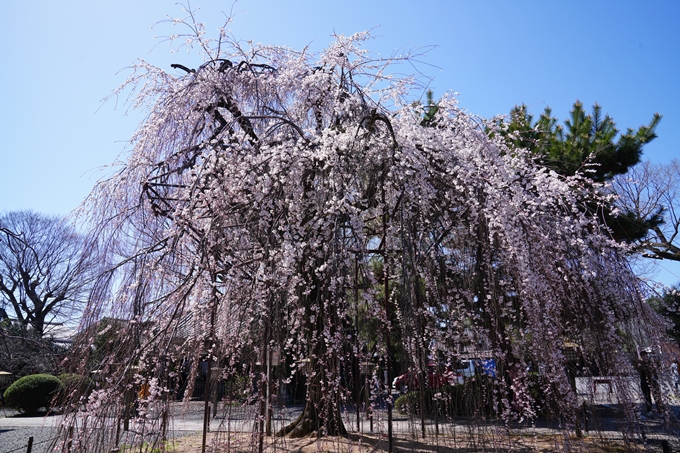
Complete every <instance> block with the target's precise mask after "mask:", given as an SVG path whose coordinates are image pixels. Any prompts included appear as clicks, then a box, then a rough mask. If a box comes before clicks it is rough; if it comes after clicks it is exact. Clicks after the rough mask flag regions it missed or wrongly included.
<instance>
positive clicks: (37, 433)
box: [0, 426, 53, 453]
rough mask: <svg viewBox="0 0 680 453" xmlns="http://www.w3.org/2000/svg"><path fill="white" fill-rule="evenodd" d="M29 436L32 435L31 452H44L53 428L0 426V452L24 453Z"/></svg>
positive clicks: (50, 438)
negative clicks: (0, 427)
mask: <svg viewBox="0 0 680 453" xmlns="http://www.w3.org/2000/svg"><path fill="white" fill-rule="evenodd" d="M31 436H33V449H32V450H31V453H45V452H46V451H47V447H49V445H50V442H51V440H52V436H53V429H52V428H43V427H36V426H26V427H6V428H2V429H0V453H13V452H16V453H25V452H26V449H27V446H28V439H29V437H31Z"/></svg>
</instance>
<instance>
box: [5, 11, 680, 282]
mask: <svg viewBox="0 0 680 453" xmlns="http://www.w3.org/2000/svg"><path fill="white" fill-rule="evenodd" d="M191 6H192V7H193V8H196V7H199V8H200V11H199V12H198V17H199V19H201V20H204V21H206V25H207V27H208V31H209V32H211V31H213V30H215V29H216V28H217V27H218V26H219V25H221V24H222V22H223V18H224V14H223V12H225V13H228V12H229V11H232V12H234V13H236V14H235V18H234V22H233V23H232V24H231V25H230V26H229V28H230V29H231V30H232V32H233V34H234V36H235V37H237V38H239V39H243V40H253V41H255V42H262V43H266V44H277V45H286V46H289V47H292V48H297V49H299V48H302V47H304V46H307V45H309V46H310V47H311V48H312V49H313V50H314V49H316V50H318V49H321V48H323V47H325V46H326V45H327V44H328V43H329V42H330V41H331V39H332V38H331V35H332V34H333V33H337V34H351V33H354V32H357V31H362V30H372V34H373V35H374V36H375V39H374V40H373V41H370V42H369V43H368V45H367V47H368V48H369V49H370V50H371V51H372V52H375V53H380V54H381V55H384V56H386V55H390V54H392V53H394V52H395V51H403V50H407V49H410V48H417V47H422V46H429V45H435V46H437V47H435V48H434V49H432V50H431V51H430V52H429V53H428V54H427V56H426V57H425V58H424V59H423V61H424V62H425V63H424V64H420V65H419V66H418V69H419V70H420V71H422V72H423V73H424V74H425V75H427V76H428V77H432V78H433V81H432V83H431V88H432V89H433V90H434V92H435V95H441V94H442V93H443V92H445V91H447V90H452V91H456V92H458V93H460V95H459V99H460V102H461V106H462V107H463V108H465V109H467V110H469V111H470V112H472V113H475V114H478V115H481V116H491V115H495V114H502V113H507V112H508V111H509V110H510V108H511V107H512V106H513V105H515V104H519V103H525V104H527V105H529V106H530V108H531V110H532V111H533V112H535V113H536V114H538V113H540V112H541V111H542V110H543V109H544V108H545V107H546V106H550V107H552V108H553V113H554V114H555V115H556V116H557V117H558V118H560V119H564V118H565V117H566V115H567V114H568V112H569V110H570V107H571V105H572V104H573V103H574V101H575V100H576V99H579V100H581V101H582V102H583V103H584V104H585V105H586V106H588V107H590V106H591V105H592V104H593V103H594V102H598V103H599V104H600V105H601V106H602V107H603V110H604V111H605V112H607V113H608V114H609V115H611V116H612V117H613V118H614V120H615V121H616V123H617V125H618V127H619V129H625V128H627V127H633V128H637V127H638V126H640V125H642V124H647V123H648V122H649V121H650V120H651V118H652V114H653V113H654V112H659V113H661V114H662V115H664V118H663V120H662V122H661V124H660V126H659V128H658V135H659V138H658V139H656V140H655V141H654V142H653V143H651V144H650V145H648V146H647V147H646V148H645V156H644V157H645V158H646V159H649V160H652V161H656V162H667V161H669V160H670V159H672V158H674V157H675V156H676V155H677V154H678V151H679V145H678V143H680V82H679V81H680V27H679V26H678V24H677V20H678V18H680V2H676V1H671V0H668V1H647V2H642V1H626V0H617V1H588V2H586V1H575V0H572V1H569V2H565V1H562V2H554V1H545V0H542V1H521V2H520V1H517V2H509V1H466V2H463V1H456V0H451V1H443V0H440V1H427V0H422V1H420V2H419V3H418V5H417V6H416V4H415V2H413V1H398V0H392V1H383V0H369V1H367V0H364V1H356V0H344V1H334V0H327V1H322V0H315V1H314V0H297V1H296V0H288V1H282V0H240V1H238V2H236V3H233V2H232V1H215V0H201V1H199V0H194V1H192V2H191ZM3 12H4V14H3V15H4V17H5V21H4V24H3V27H2V28H1V29H0V43H2V44H0V46H1V49H2V52H1V55H2V58H1V59H0V77H1V80H2V83H1V84H0V106H1V109H0V133H1V136H2V161H0V212H2V211H11V210H19V209H32V210H35V211H39V212H45V213H51V214H63V215H65V214H67V213H68V212H69V211H71V210H72V209H74V208H75V207H77V206H78V204H79V203H80V202H81V201H82V200H83V198H84V197H85V196H86V195H87V194H88V193H89V191H90V190H91V188H92V186H93V185H94V183H95V181H96V180H97V178H98V177H100V176H101V175H102V172H101V169H102V167H104V166H105V165H107V164H110V163H112V162H113V161H114V159H115V158H116V157H117V156H118V155H119V154H120V153H121V152H123V151H124V146H125V141H126V140H127V139H128V138H129V137H130V136H131V134H132V133H133V131H134V130H135V128H136V126H137V125H138V124H139V122H140V121H142V120H143V115H142V114H141V113H139V112H131V111H129V110H128V106H127V105H125V104H124V102H123V101H124V99H120V100H119V102H118V103H117V104H116V103H115V102H107V103H104V104H102V103H101V100H102V99H103V98H104V97H106V96H107V95H108V94H109V93H110V92H111V91H112V90H113V89H114V88H115V87H117V86H118V85H119V84H121V83H122V82H123V81H124V80H125V77H126V74H127V73H126V71H124V68H125V67H126V66H128V65H130V64H131V63H132V62H133V61H134V60H135V59H136V58H144V59H146V60H147V61H150V62H151V63H153V64H156V65H158V66H160V67H163V68H167V69H168V70H170V64H171V63H183V64H186V65H187V66H191V65H195V64H196V63H198V62H199V59H198V57H197V56H195V55H187V54H186V52H183V51H180V52H179V53H175V54H171V53H170V49H169V47H168V45H167V44H166V43H163V42H161V40H159V39H154V37H155V36H163V35H170V34H173V33H176V32H177V29H176V28H174V27H173V26H172V25H171V24H168V23H157V22H158V21H161V20H163V19H164V18H166V15H169V16H172V17H182V16H183V13H182V10H181V7H180V6H178V5H177V4H176V3H175V1H172V0H142V1H140V0H134V1H133V0H115V1H114V0H110V1H109V0H88V1H80V0H79V1H76V0H60V1H53V0H40V1H38V0H22V1H12V2H6V4H4V5H3ZM154 24H156V25H155V26H154ZM152 26H153V29H152ZM121 70H123V71H122V72H120V71H121ZM407 70H410V69H409V68H407V67H404V71H407ZM668 272H673V273H668ZM668 272H663V273H662V274H660V276H658V278H659V279H660V280H662V281H664V282H665V283H674V282H676V281H678V280H680V270H678V271H673V270H670V271H668Z"/></svg>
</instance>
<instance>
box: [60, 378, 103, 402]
mask: <svg viewBox="0 0 680 453" xmlns="http://www.w3.org/2000/svg"><path fill="white" fill-rule="evenodd" d="M57 377H58V379H59V380H60V381H61V385H62V389H61V391H60V392H59V398H58V399H57V401H58V404H66V403H69V402H72V403H77V402H79V401H80V400H81V399H82V398H83V397H85V398H87V397H88V396H89V395H90V393H92V389H94V382H93V381H92V379H90V378H89V377H87V376H83V375H82V374H76V373H62V374H60V375H59V376H57Z"/></svg>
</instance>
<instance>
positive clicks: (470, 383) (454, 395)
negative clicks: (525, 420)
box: [394, 375, 494, 417]
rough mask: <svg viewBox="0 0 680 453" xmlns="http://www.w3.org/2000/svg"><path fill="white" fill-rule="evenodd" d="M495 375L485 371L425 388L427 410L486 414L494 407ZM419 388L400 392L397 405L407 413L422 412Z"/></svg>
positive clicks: (428, 412)
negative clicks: (460, 382)
mask: <svg viewBox="0 0 680 453" xmlns="http://www.w3.org/2000/svg"><path fill="white" fill-rule="evenodd" d="M493 385H494V382H493V379H492V378H489V377H488V376H485V375H479V376H474V377H473V378H470V379H467V380H466V381H465V383H464V384H459V385H447V386H444V387H442V388H441V389H437V390H432V389H426V390H425V393H424V395H423V400H424V403H425V414H426V415H428V416H432V415H434V413H435V407H436V408H437V412H438V413H439V415H442V416H455V415H459V416H460V415H465V416H483V417H489V416H491V414H492V413H493V412H494V411H493ZM420 401H421V395H420V391H417V390H416V391H411V392H408V393H406V394H404V395H401V396H399V398H397V400H396V401H395V402H394V408H395V409H396V410H397V411H398V412H399V413H401V414H404V415H416V414H420Z"/></svg>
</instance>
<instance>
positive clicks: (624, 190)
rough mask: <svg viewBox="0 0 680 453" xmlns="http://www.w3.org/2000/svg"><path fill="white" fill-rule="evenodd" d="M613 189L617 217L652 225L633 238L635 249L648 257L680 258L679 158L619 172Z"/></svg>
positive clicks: (679, 259)
mask: <svg viewBox="0 0 680 453" xmlns="http://www.w3.org/2000/svg"><path fill="white" fill-rule="evenodd" d="M612 189H613V192H614V193H615V194H617V195H618V200H617V202H616V205H617V207H618V209H619V211H620V214H619V216H620V218H622V219H623V220H624V221H626V222H631V223H636V222H637V223H639V224H641V225H651V228H650V229H649V230H648V231H647V234H646V235H645V236H644V237H642V238H641V239H637V240H635V241H634V242H633V244H634V246H635V250H636V251H637V252H639V253H641V254H642V255H643V256H646V257H649V258H654V259H666V260H672V261H680V243H679V242H678V240H680V237H678V234H679V233H680V161H678V160H673V161H671V162H670V163H669V164H655V163H652V162H649V161H646V162H643V163H641V164H638V165H637V166H635V167H632V168H631V169H630V170H629V171H628V173H626V174H624V175H621V176H618V177H617V178H616V179H615V180H614V181H613V183H612Z"/></svg>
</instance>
